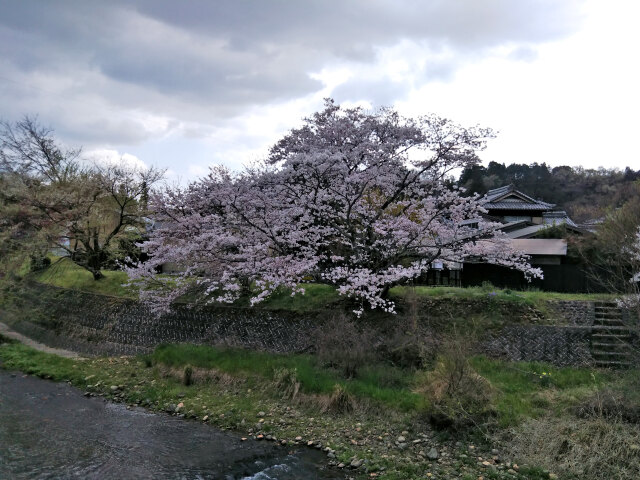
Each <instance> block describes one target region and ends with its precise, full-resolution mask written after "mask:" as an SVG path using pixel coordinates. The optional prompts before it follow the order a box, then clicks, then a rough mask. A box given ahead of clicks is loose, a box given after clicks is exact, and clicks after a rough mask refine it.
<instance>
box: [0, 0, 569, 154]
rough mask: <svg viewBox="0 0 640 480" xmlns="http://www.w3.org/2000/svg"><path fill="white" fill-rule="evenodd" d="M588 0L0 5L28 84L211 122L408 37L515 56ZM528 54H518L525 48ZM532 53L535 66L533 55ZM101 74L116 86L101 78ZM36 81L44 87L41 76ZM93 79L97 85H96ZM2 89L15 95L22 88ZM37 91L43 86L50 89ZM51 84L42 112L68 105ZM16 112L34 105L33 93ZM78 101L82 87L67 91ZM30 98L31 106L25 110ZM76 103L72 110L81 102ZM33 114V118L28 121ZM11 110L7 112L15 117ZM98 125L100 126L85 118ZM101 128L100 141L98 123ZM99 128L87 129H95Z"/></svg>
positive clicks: (108, 128)
mask: <svg viewBox="0 0 640 480" xmlns="http://www.w3.org/2000/svg"><path fill="white" fill-rule="evenodd" d="M577 3H578V2H577V0H576V1H563V2H557V1H556V0H522V1H518V2H514V1H512V0H483V1H481V2H480V1H477V0H450V1H436V0H434V1H423V0H393V1H392V0H389V1H386V0H350V1H346V0H330V1H327V0H305V1H294V0H273V1H262V0H246V1H239V0H217V1H215V2H211V1H208V0H192V1H190V2H177V1H175V0H138V1H132V2H130V1H124V0H122V1H120V0H114V1H110V2H89V1H78V0H77V1H71V0H70V1H66V2H63V1H60V2H50V1H45V0H25V1H21V2H15V1H11V0H0V66H1V65H6V66H7V68H6V69H5V68H3V72H4V74H3V76H8V75H9V74H10V72H12V71H13V72H15V73H16V77H15V78H21V79H22V78H24V79H26V82H32V83H33V82H35V80H33V79H34V78H35V76H36V75H37V76H38V78H41V77H42V76H43V75H44V76H46V75H52V76H53V75H56V76H64V75H67V76H68V78H69V79H70V80H73V81H74V83H76V84H77V85H76V86H75V87H74V88H75V91H76V92H77V93H78V95H80V94H86V95H94V96H98V97H101V98H102V99H104V101H105V102H106V103H108V104H110V105H111V106H112V107H114V108H118V107H122V106H126V107H127V108H134V109H135V108H138V109H141V110H146V111H150V112H153V113H155V114H159V115H167V116H170V117H174V118H175V117H179V116H186V117H187V118H186V119H187V120H190V121H196V120H198V121H201V120H204V119H205V118H206V117H207V116H208V119H207V121H208V122H210V123H213V122H216V121H222V120H224V119H228V118H230V117H233V116H236V115H238V114H240V113H241V112H243V111H244V110H245V109H246V108H248V107H250V106H252V105H257V104H271V103H275V102H279V101H286V100H289V99H293V98H298V97H300V96H303V95H307V94H310V93H313V92H317V91H318V90H319V89H320V87H321V85H320V83H319V82H318V81H316V80H313V79H312V78H310V76H309V74H310V73H311V72H317V71H319V70H320V69H321V68H322V67H323V66H325V65H327V64H329V63H331V62H346V63H348V62H356V63H358V64H360V65H368V64H372V63H373V62H374V61H375V60H376V51H377V50H376V49H377V48H378V47H384V46H393V45H395V44H397V43H398V42H399V41H401V40H403V39H406V40H410V41H412V42H416V43H423V44H424V45H426V46H428V48H430V49H432V50H434V49H438V48H446V49H448V50H451V51H453V52H454V54H455V53H457V54H459V55H461V56H463V57H468V56H473V55H480V54H481V53H482V52H483V51H485V50H486V49H489V48H492V47H495V46H499V45H505V44H509V45H514V46H515V50H514V52H518V51H519V50H518V48H519V47H521V46H522V49H521V50H520V52H521V53H520V54H519V55H524V54H525V52H526V50H525V49H526V48H529V47H528V46H529V45H533V44H536V43H539V42H545V41H550V40H554V39H557V38H559V37H562V36H564V35H567V34H569V33H571V32H573V31H574V29H575V28H576V25H577V23H578V22H579V21H580V17H579V16H578V15H577V14H576V13H575V12H576V11H578V9H577V8H576V5H577ZM514 54H516V53H514ZM523 58H524V57H523ZM456 66H457V65H456V62H455V61H451V62H444V63H441V64H438V63H432V64H427V65H426V67H425V68H424V71H423V72H422V76H421V77H420V79H421V80H424V81H432V80H434V79H439V80H443V79H444V80H446V79H447V78H449V76H450V75H452V74H453V72H455V69H456ZM98 75H101V76H102V77H104V78H101V79H99V81H97V80H95V79H96V78H97V76H98ZM30 78H31V80H29V79H30ZM83 78H90V79H92V80H91V81H86V82H88V83H84V84H83V80H82V79H83ZM2 81H3V80H2V78H0V89H1V90H0V91H3V92H5V94H6V93H11V92H16V91H19V90H20V89H17V88H14V86H7V85H4V87H2V85H3V84H2ZM38 85H40V84H39V83H38ZM404 87H406V85H402V84H398V83H394V82H390V81H387V80H385V79H384V78H377V79H354V80H352V81H350V82H349V83H348V84H346V85H344V86H342V87H340V88H339V89H338V90H337V91H336V96H337V97H339V98H342V99H344V100H349V99H352V100H358V99H363V98H364V99H370V100H371V101H373V102H374V103H391V102H392V101H393V100H394V99H397V98H399V97H401V96H402V95H403V93H404V91H403V90H402V89H403V88H404ZM46 90H47V89H46V88H43V89H42V91H41V92H40V93H39V94H38V93H37V92H36V94H35V95H34V96H35V97H37V99H38V100H39V102H40V103H39V104H38V106H39V108H38V111H47V109H49V110H52V111H53V110H55V108H54V107H53V106H47V102H49V103H52V102H54V101H55V102H57V103H60V99H55V98H54V99H51V98H47V95H46ZM20 92H21V94H20V95H18V96H17V97H12V96H5V102H7V103H10V102H14V104H13V106H8V107H7V108H6V112H10V111H12V109H18V108H21V107H22V108H23V107H25V106H30V105H33V104H34V100H33V99H28V98H26V97H27V95H26V94H25V93H24V91H23V90H20ZM67 94H68V95H73V92H68V93H67ZM18 99H21V100H20V102H21V103H20V102H18ZM72 103H73V102H72ZM78 103H81V102H80V101H75V104H74V105H71V106H70V107H69V111H68V112H63V113H62V114H60V115H58V116H57V118H59V119H60V120H63V119H64V121H66V122H68V124H67V126H66V127H65V128H68V129H69V130H70V131H71V130H73V129H74V128H75V129H76V130H77V132H78V133H77V134H78V136H80V137H82V136H83V135H87V136H89V135H98V136H99V137H100V138H102V137H103V136H107V135H114V136H116V137H117V139H114V141H127V142H129V141H134V140H135V139H138V141H142V140H144V139H145V138H146V136H147V135H149V132H148V130H147V129H146V128H145V127H144V125H141V124H139V123H137V122H135V121H133V123H130V121H129V120H126V119H125V120H117V119H115V118H111V117H109V112H105V113H104V115H105V118H106V119H105V120H103V121H102V123H101V124H99V125H96V124H92V123H91V122H92V121H97V120H96V119H97V118H98V117H99V115H98V113H99V112H96V111H95V104H91V103H89V104H86V105H84V106H83V105H78ZM25 113H26V112H25ZM7 114H8V113H7ZM84 118H88V119H89V120H88V121H83V119H84ZM89 127H91V129H93V128H96V129H98V130H99V133H96V132H95V131H94V133H91V132H90V131H89V130H90V128H89ZM83 132H86V133H83Z"/></svg>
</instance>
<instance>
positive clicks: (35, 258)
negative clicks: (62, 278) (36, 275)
mask: <svg viewBox="0 0 640 480" xmlns="http://www.w3.org/2000/svg"><path fill="white" fill-rule="evenodd" d="M29 259H30V262H29V270H30V271H32V272H40V271H42V270H45V269H46V268H47V267H49V266H50V265H51V259H50V258H49V257H46V256H43V255H30V256H29Z"/></svg>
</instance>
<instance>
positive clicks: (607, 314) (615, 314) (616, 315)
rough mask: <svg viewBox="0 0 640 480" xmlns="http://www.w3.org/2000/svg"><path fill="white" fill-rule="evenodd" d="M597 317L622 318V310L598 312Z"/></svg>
mask: <svg viewBox="0 0 640 480" xmlns="http://www.w3.org/2000/svg"><path fill="white" fill-rule="evenodd" d="M595 318H622V312H614V311H611V312H596V313H595Z"/></svg>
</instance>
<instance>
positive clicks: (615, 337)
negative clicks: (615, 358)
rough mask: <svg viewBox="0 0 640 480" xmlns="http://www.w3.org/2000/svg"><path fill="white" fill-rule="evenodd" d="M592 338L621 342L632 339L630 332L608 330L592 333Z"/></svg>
mask: <svg viewBox="0 0 640 480" xmlns="http://www.w3.org/2000/svg"><path fill="white" fill-rule="evenodd" d="M591 339H592V340H596V341H599V340H619V341H621V342H626V341H629V340H630V339H631V335H630V334H620V333H617V334H616V333H606V332H602V333H592V334H591Z"/></svg>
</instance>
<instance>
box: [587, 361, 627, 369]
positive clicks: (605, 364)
mask: <svg viewBox="0 0 640 480" xmlns="http://www.w3.org/2000/svg"><path fill="white" fill-rule="evenodd" d="M595 365H596V367H600V368H630V367H631V363H630V362H625V361H618V360H596V362H595Z"/></svg>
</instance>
